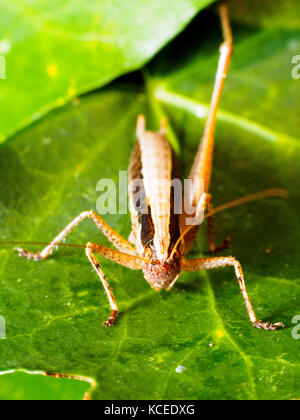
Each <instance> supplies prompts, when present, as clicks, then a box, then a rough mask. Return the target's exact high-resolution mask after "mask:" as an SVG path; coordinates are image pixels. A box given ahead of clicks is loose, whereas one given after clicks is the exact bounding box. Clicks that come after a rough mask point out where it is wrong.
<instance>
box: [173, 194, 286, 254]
mask: <svg viewBox="0 0 300 420" xmlns="http://www.w3.org/2000/svg"><path fill="white" fill-rule="evenodd" d="M269 197H280V198H286V199H287V198H288V197H289V193H288V191H287V190H284V189H282V188H272V189H269V190H264V191H260V192H258V193H255V194H250V195H247V196H245V197H242V198H238V199H237V200H234V201H230V202H228V203H225V204H222V205H221V206H219V207H216V208H215V209H214V210H213V211H212V212H209V213H207V214H206V215H205V219H207V218H208V217H211V216H214V215H215V214H218V213H222V212H223V211H225V210H228V209H232V208H234V207H239V206H241V205H243V204H246V203H252V202H254V201H259V200H262V199H264V198H269ZM194 227H195V224H193V225H191V226H189V227H188V228H187V229H186V230H185V231H184V232H183V233H182V234H181V235H180V237H179V238H178V240H177V242H176V244H175V245H174V248H173V250H172V253H171V256H170V259H172V258H173V256H174V254H175V252H176V249H177V248H178V246H179V245H180V242H181V241H182V240H183V238H184V237H185V236H186V235H187V234H188V233H189V232H190V231H191V230H192V229H193V228H194Z"/></svg>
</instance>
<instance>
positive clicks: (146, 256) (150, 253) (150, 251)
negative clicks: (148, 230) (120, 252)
mask: <svg viewBox="0 0 300 420" xmlns="http://www.w3.org/2000/svg"><path fill="white" fill-rule="evenodd" d="M152 256H153V252H152V249H151V248H149V247H148V248H146V250H145V254H144V257H145V258H147V260H151V258H152Z"/></svg>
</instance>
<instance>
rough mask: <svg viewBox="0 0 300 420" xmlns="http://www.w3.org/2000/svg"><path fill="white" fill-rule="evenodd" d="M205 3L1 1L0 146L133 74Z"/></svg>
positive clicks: (198, 0)
mask: <svg viewBox="0 0 300 420" xmlns="http://www.w3.org/2000/svg"><path fill="white" fill-rule="evenodd" d="M213 1H214V0H181V1H177V2H174V1H173V0H163V1H161V0H151V1H150V0H143V1H141V0H130V3H128V2H127V1H124V0H114V1H110V0H101V1H96V0H92V1H85V0H59V1H58V0H56V1H51V2H47V4H45V2H41V1H39V0H22V1H19V0H10V1H7V2H4V4H3V5H2V9H1V17H0V26H1V30H0V55H4V57H5V59H6V73H7V76H6V77H7V78H6V80H0V90H1V94H0V113H1V121H0V142H1V141H3V140H5V139H6V138H7V137H8V136H11V135H12V134H14V133H16V131H17V130H19V129H20V128H23V127H25V126H27V125H28V124H29V123H31V122H32V121H35V120H37V119H39V118H40V117H41V116H42V115H44V114H45V113H46V112H48V111H49V110H51V109H53V108H55V107H58V106H62V105H64V104H65V103H67V102H69V101H70V100H71V99H72V98H74V97H76V96H77V95H79V94H82V93H85V92H88V91H90V90H92V89H94V88H97V87H100V86H103V85H105V84H107V83H108V82H110V81H111V80H113V79H115V78H116V77H118V76H120V75H122V74H124V73H128V72H129V71H132V70H135V69H138V68H140V67H141V66H142V65H143V64H144V63H145V62H147V61H148V60H149V59H150V58H151V57H153V55H154V54H155V53H156V52H157V51H158V50H160V49H161V48H162V47H163V46H164V45H165V44H166V43H167V42H168V41H169V40H170V39H172V38H173V37H174V36H175V35H176V34H178V33H179V32H180V31H181V30H182V29H183V28H184V27H185V26H186V25H187V24H188V23H189V22H190V20H191V19H192V18H193V17H194V16H195V15H196V14H197V13H198V12H199V11H200V10H201V9H203V8H204V7H206V6H207V5H209V4H210V3H212V2H213ZM154 28H155V30H154Z"/></svg>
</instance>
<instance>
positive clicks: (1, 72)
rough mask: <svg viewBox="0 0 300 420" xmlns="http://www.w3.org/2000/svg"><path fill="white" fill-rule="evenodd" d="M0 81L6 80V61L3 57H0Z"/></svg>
mask: <svg viewBox="0 0 300 420" xmlns="http://www.w3.org/2000/svg"><path fill="white" fill-rule="evenodd" d="M0 79H6V60H5V57H4V56H3V55H0Z"/></svg>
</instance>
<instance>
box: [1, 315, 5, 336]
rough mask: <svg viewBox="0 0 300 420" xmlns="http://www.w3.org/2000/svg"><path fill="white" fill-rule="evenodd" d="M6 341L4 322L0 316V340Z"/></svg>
mask: <svg viewBox="0 0 300 420" xmlns="http://www.w3.org/2000/svg"><path fill="white" fill-rule="evenodd" d="M5 339H6V320H5V318H4V317H3V316H0V340H5Z"/></svg>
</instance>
